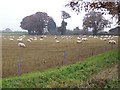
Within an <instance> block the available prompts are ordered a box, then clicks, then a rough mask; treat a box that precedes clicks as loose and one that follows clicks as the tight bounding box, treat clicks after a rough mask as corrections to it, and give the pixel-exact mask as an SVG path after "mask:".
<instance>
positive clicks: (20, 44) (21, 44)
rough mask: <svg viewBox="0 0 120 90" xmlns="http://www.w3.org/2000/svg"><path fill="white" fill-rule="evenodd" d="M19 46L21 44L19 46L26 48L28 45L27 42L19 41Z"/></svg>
mask: <svg viewBox="0 0 120 90" xmlns="http://www.w3.org/2000/svg"><path fill="white" fill-rule="evenodd" d="M18 46H19V47H23V48H25V47H26V46H25V44H24V43H22V42H19V43H18Z"/></svg>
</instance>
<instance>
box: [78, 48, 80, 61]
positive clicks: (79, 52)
mask: <svg viewBox="0 0 120 90" xmlns="http://www.w3.org/2000/svg"><path fill="white" fill-rule="evenodd" d="M78 60H80V48H79V49H78Z"/></svg>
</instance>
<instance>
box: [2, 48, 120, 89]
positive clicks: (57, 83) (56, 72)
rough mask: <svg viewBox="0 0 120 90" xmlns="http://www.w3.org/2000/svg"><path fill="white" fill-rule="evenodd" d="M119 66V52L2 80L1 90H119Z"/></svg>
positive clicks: (114, 51) (113, 51) (112, 51)
mask: <svg viewBox="0 0 120 90" xmlns="http://www.w3.org/2000/svg"><path fill="white" fill-rule="evenodd" d="M118 62H119V60H118V50H111V51H108V52H106V53H102V54H99V55H96V56H92V57H90V58H87V59H85V60H84V61H82V62H81V61H80V62H77V63H75V64H72V65H68V66H63V67H61V68H54V69H48V70H45V71H43V72H34V73H29V74H23V75H22V76H20V77H19V76H16V77H9V78H4V79H3V82H2V86H3V88H65V87H66V88H80V87H83V88H84V87H85V88H90V87H93V88H119V85H120V82H119V79H118V72H117V70H118V68H117V63H118ZM111 67H112V68H111ZM106 68H107V69H106ZM99 72H100V73H99ZM93 77H94V78H93ZM90 78H92V79H91V80H90ZM108 78H111V79H108ZM89 80H90V81H89ZM87 81H88V83H87ZM118 90H119V89H118Z"/></svg>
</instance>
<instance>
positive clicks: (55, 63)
mask: <svg viewBox="0 0 120 90" xmlns="http://www.w3.org/2000/svg"><path fill="white" fill-rule="evenodd" d="M114 48H117V47H116V46H109V47H107V46H104V47H103V46H96V47H90V46H89V47H84V48H72V49H66V50H57V49H55V50H52V49H51V50H46V52H45V51H44V52H43V51H42V49H38V51H39V52H37V51H36V50H34V49H32V50H30V49H29V53H28V51H27V50H24V49H22V50H20V49H18V50H19V51H18V53H17V55H13V57H12V58H11V60H10V59H9V60H8V59H6V58H8V57H3V77H7V76H10V75H18V76H20V75H21V74H23V73H28V72H35V71H42V70H45V69H48V68H54V67H60V66H63V65H68V64H73V63H76V62H78V61H82V60H84V59H85V58H87V57H90V56H94V55H97V54H99V53H103V52H106V51H109V50H111V49H114ZM35 51H36V52H37V53H34V52H35ZM11 55H12V53H11ZM4 60H6V61H4ZM7 60H8V61H7Z"/></svg>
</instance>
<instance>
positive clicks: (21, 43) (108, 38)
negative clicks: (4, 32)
mask: <svg viewBox="0 0 120 90" xmlns="http://www.w3.org/2000/svg"><path fill="white" fill-rule="evenodd" d="M2 37H3V38H4V39H6V38H5V37H4V36H2ZM25 37H26V36H25V35H22V36H19V37H18V39H17V42H18V46H19V47H23V48H25V47H26V45H25V43H24V41H23V39H26V38H25ZM115 37H118V36H112V35H105V36H92V35H90V36H86V35H79V36H77V38H76V43H78V44H80V43H82V42H84V41H87V40H89V38H94V39H100V40H103V41H108V43H109V44H111V45H113V44H116V40H114V38H115ZM44 38H47V36H46V35H42V36H40V38H39V40H40V41H42V40H44ZM59 38H61V39H73V38H74V36H56V35H55V36H54V38H53V39H54V40H55V42H56V43H60V40H59ZM14 39H15V36H9V40H10V41H14ZM33 40H34V41H36V40H38V37H36V36H34V37H29V38H27V39H26V41H27V42H32V41H33Z"/></svg>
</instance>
